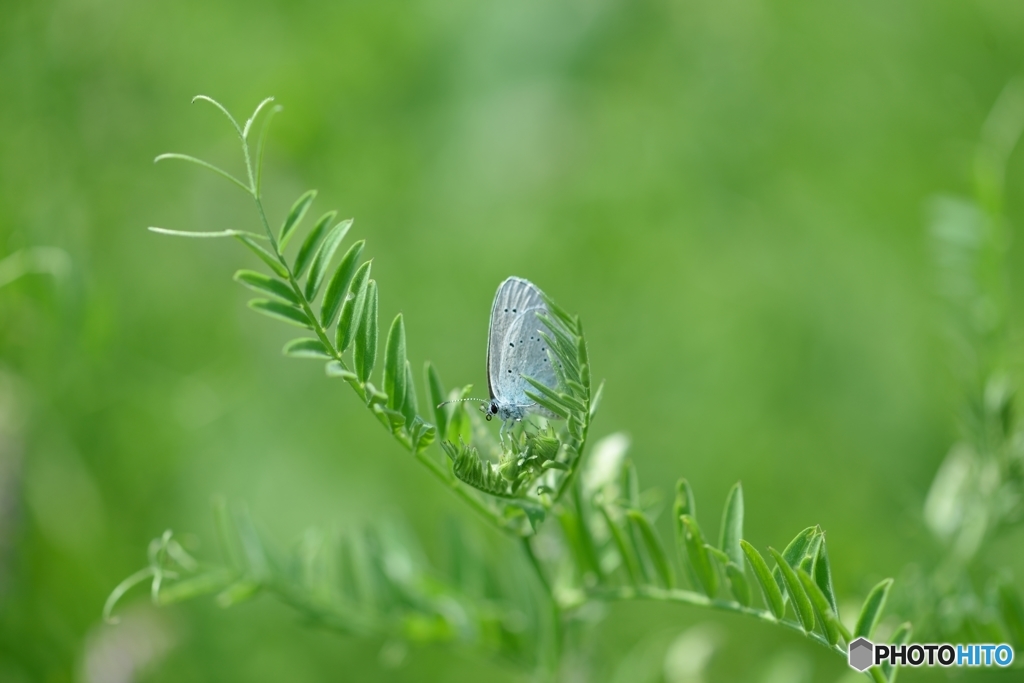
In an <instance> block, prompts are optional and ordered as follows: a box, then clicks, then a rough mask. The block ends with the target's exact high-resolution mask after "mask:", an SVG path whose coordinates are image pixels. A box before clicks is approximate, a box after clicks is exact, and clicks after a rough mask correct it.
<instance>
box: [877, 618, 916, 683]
mask: <svg viewBox="0 0 1024 683" xmlns="http://www.w3.org/2000/svg"><path fill="white" fill-rule="evenodd" d="M913 631H914V629H913V627H912V626H911V625H910V622H905V623H903V624H900V625H899V627H898V628H897V629H896V632H895V633H893V634H892V640H890V641H889V643H890V644H891V645H906V644H907V643H909V642H910V636H911V635H912V634H913ZM881 669H882V673H883V674H885V678H886V681H887V683H896V674H897V673H899V669H893V667H892V664H891V663H890V662H888V661H887V662H885V663H884V664H882V666H881Z"/></svg>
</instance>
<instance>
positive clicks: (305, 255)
mask: <svg viewBox="0 0 1024 683" xmlns="http://www.w3.org/2000/svg"><path fill="white" fill-rule="evenodd" d="M337 215H338V212H337V211H328V212H327V213H325V214H324V215H323V216H320V220H318V221H317V222H316V224H315V225H314V226H313V229H312V230H310V231H309V234H308V235H306V239H304V240H303V241H302V246H301V247H299V253H298V254H297V255H296V256H295V263H294V266H293V268H294V270H295V279H296V280H298V279H299V278H300V277H302V273H304V272H305V270H306V266H308V265H309V263H310V261H312V260H313V254H315V253H316V247H317V245H318V244H319V243H320V238H321V237H323V236H324V232H325V231H326V230H327V226H328V225H330V223H331V222H332V221H333V220H334V217H335V216H337Z"/></svg>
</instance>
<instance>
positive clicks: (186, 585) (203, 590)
mask: <svg viewBox="0 0 1024 683" xmlns="http://www.w3.org/2000/svg"><path fill="white" fill-rule="evenodd" d="M236 577H237V574H236V573H235V572H233V571H231V570H230V569H213V570H210V571H208V572H204V573H202V574H199V575H197V576H190V577H188V578H187V579H181V580H180V581H175V582H174V583H171V584H169V585H168V584H166V583H165V584H164V585H163V586H162V587H161V588H160V592H159V593H158V594H157V604H158V605H160V606H165V605H171V604H173V603H176V602H182V601H183V600H191V599H192V598H197V597H199V596H201V595H209V594H210V593H216V592H217V591H219V590H222V589H223V588H224V587H225V586H227V585H228V584H229V583H231V581H232V580H234V579H235V578H236Z"/></svg>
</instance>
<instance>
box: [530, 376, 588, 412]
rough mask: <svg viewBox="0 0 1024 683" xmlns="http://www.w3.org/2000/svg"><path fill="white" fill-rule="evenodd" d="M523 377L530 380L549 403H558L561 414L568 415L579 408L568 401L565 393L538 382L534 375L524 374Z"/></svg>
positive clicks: (531, 384)
mask: <svg viewBox="0 0 1024 683" xmlns="http://www.w3.org/2000/svg"><path fill="white" fill-rule="evenodd" d="M523 379H525V380H526V381H527V382H529V384H530V386H532V387H533V388H534V389H536V390H537V393H538V394H540V395H541V396H543V397H544V398H545V399H547V402H548V404H551V403H554V404H555V405H558V406H559V407H560V408H559V410H558V411H556V412H558V414H559V415H566V416H567V415H568V414H569V413H570V412H572V411H574V410H579V409H578V408H576V407H575V406H573V405H570V404H569V402H568V401H566V395H565V394H560V393H558V392H557V391H555V390H554V389H552V388H551V387H549V386H547V385H546V384H543V383H541V382H538V381H537V380H535V379H534V378H533V377H526V376H524V377H523ZM531 398H532V397H531ZM534 400H536V399H534Z"/></svg>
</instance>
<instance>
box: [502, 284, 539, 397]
mask: <svg viewBox="0 0 1024 683" xmlns="http://www.w3.org/2000/svg"><path fill="white" fill-rule="evenodd" d="M529 310H533V311H540V312H543V313H547V310H548V309H547V306H545V305H544V299H543V298H542V297H541V294H540V290H539V289H537V287H536V285H534V284H533V283H532V282H530V281H529V280H524V279H523V278H521V277H510V278H508V279H507V280H505V281H504V282H502V283H501V284H500V285H498V291H497V293H496V294H495V295H494V304H493V305H492V306H491V327H490V330H489V331H488V333H487V388H488V390H489V391H490V394H491V398H492V399H493V398H495V397H499V396H500V394H501V393H502V392H499V389H498V387H499V382H503V378H502V372H503V370H502V369H501V360H502V353H503V349H504V348H506V347H507V346H508V342H507V341H506V340H505V337H507V336H508V333H509V331H510V329H511V327H512V324H513V323H514V322H515V321H516V320H518V319H521V318H523V316H524V315H525V312H526V311H529ZM530 317H531V318H532V319H534V320H536V316H535V315H531V316H530ZM537 322H538V324H539V321H537ZM517 334H518V333H517ZM533 336H534V337H536V336H537V335H536V333H534V334H533ZM545 346H546V345H545ZM505 374H506V375H507V374H508V373H507V372H506V373H505ZM502 386H504V384H502Z"/></svg>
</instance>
